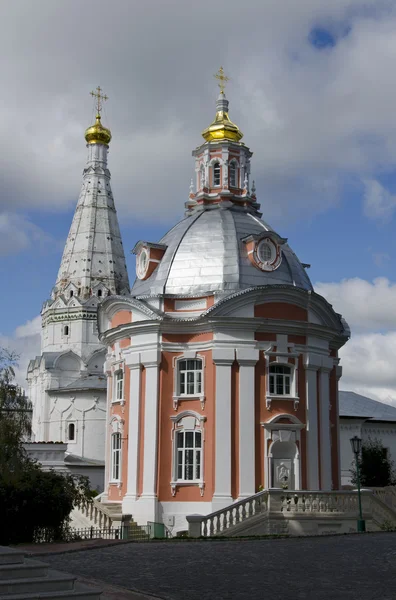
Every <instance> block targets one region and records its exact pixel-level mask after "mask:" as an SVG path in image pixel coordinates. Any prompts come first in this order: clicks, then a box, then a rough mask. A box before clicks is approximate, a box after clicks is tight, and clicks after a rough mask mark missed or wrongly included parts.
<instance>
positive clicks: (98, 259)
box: [53, 143, 129, 299]
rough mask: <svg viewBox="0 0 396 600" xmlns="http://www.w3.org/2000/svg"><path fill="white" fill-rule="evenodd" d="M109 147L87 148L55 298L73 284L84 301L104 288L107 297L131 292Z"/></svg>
mask: <svg viewBox="0 0 396 600" xmlns="http://www.w3.org/2000/svg"><path fill="white" fill-rule="evenodd" d="M107 152H108V146H107V145H105V144H100V143H93V144H88V161H87V165H86V167H85V169H84V172H83V184H82V188H81V193H80V197H79V200H78V203H77V208H76V212H75V214H74V218H73V222H72V225H71V227H70V232H69V235H68V237H67V241H66V246H65V249H64V252H63V257H62V262H61V265H60V269H59V273H58V277H57V280H56V285H55V288H54V294H53V298H56V297H58V296H59V295H60V294H62V293H63V292H64V290H65V289H66V288H67V287H68V285H69V284H70V283H73V284H74V286H75V288H76V291H75V292H74V295H77V296H79V297H80V298H81V299H83V298H87V297H89V296H90V295H91V294H92V289H93V288H95V286H97V285H98V284H103V286H104V288H105V290H104V291H105V293H106V294H107V293H111V294H120V293H122V292H124V291H129V281H128V274H127V270H126V264H125V255H124V249H123V247H122V241H121V235H120V229H119V226H118V219H117V213H116V210H115V206H114V199H113V194H112V191H111V187H110V171H109V170H108V168H107Z"/></svg>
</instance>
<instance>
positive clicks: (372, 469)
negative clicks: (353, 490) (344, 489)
mask: <svg viewBox="0 0 396 600" xmlns="http://www.w3.org/2000/svg"><path fill="white" fill-rule="evenodd" d="M359 467H360V483H361V485H362V486H364V487H385V486H387V485H394V484H395V483H396V481H395V475H394V470H393V461H392V460H391V459H390V457H389V455H388V449H387V448H385V447H384V445H383V444H382V442H381V440H379V439H377V438H375V439H371V438H369V439H368V440H367V441H365V442H364V443H363V446H362V453H361V457H360V459H359ZM351 474H352V477H351V481H352V484H353V485H356V483H357V477H356V466H355V465H354V466H353V469H351Z"/></svg>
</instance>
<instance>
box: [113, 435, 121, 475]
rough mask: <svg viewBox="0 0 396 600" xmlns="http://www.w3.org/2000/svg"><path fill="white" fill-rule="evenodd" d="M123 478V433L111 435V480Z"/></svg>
mask: <svg viewBox="0 0 396 600" xmlns="http://www.w3.org/2000/svg"><path fill="white" fill-rule="evenodd" d="M120 479H121V433H113V434H112V436H111V480H112V481H120Z"/></svg>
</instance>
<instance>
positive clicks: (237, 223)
mask: <svg viewBox="0 0 396 600" xmlns="http://www.w3.org/2000/svg"><path fill="white" fill-rule="evenodd" d="M266 231H273V229H272V228H271V227H270V226H269V225H267V224H266V223H265V222H264V221H262V220H261V219H259V218H258V217H257V216H255V215H253V214H251V213H250V212H247V211H244V210H241V209H239V208H236V207H229V208H218V207H217V206H215V207H213V208H208V209H206V210H203V211H201V212H197V213H194V214H192V215H190V216H188V217H186V218H184V219H183V220H182V221H180V222H179V223H177V225H175V227H173V228H172V229H171V230H170V231H168V233H167V234H166V235H165V236H164V237H163V238H162V239H161V240H160V243H161V244H165V245H166V246H167V249H166V251H165V254H164V256H163V258H162V260H161V262H160V264H159V265H158V267H157V269H156V270H155V271H154V273H153V274H152V275H151V277H149V278H148V279H147V280H145V281H141V280H139V279H136V280H135V283H134V285H133V288H132V291H131V293H132V295H134V296H156V295H159V294H174V295H182V296H184V295H186V296H196V295H204V294H206V293H210V292H222V293H224V292H226V293H227V292H229V293H232V292H235V291H238V290H243V289H246V288H250V287H254V286H260V285H268V284H287V285H293V286H296V287H299V288H303V289H305V290H312V289H313V288H312V284H311V282H310V280H309V277H308V275H307V274H306V272H305V269H304V267H303V266H302V264H301V263H300V261H299V260H298V258H297V257H296V255H295V254H294V252H293V251H292V250H291V248H290V247H289V245H288V244H284V245H282V247H281V252H282V262H281V265H280V266H279V267H278V268H277V269H276V270H275V271H272V272H264V271H260V270H259V269H257V268H256V267H254V266H253V265H252V264H251V262H250V261H249V259H248V257H247V253H246V249H245V245H244V243H243V242H242V241H241V240H242V239H243V238H245V237H246V236H248V235H251V234H256V235H257V234H260V233H264V232H266Z"/></svg>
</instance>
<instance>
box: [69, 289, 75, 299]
mask: <svg viewBox="0 0 396 600" xmlns="http://www.w3.org/2000/svg"><path fill="white" fill-rule="evenodd" d="M72 296H74V292H73V290H70V298H71V297H72Z"/></svg>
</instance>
